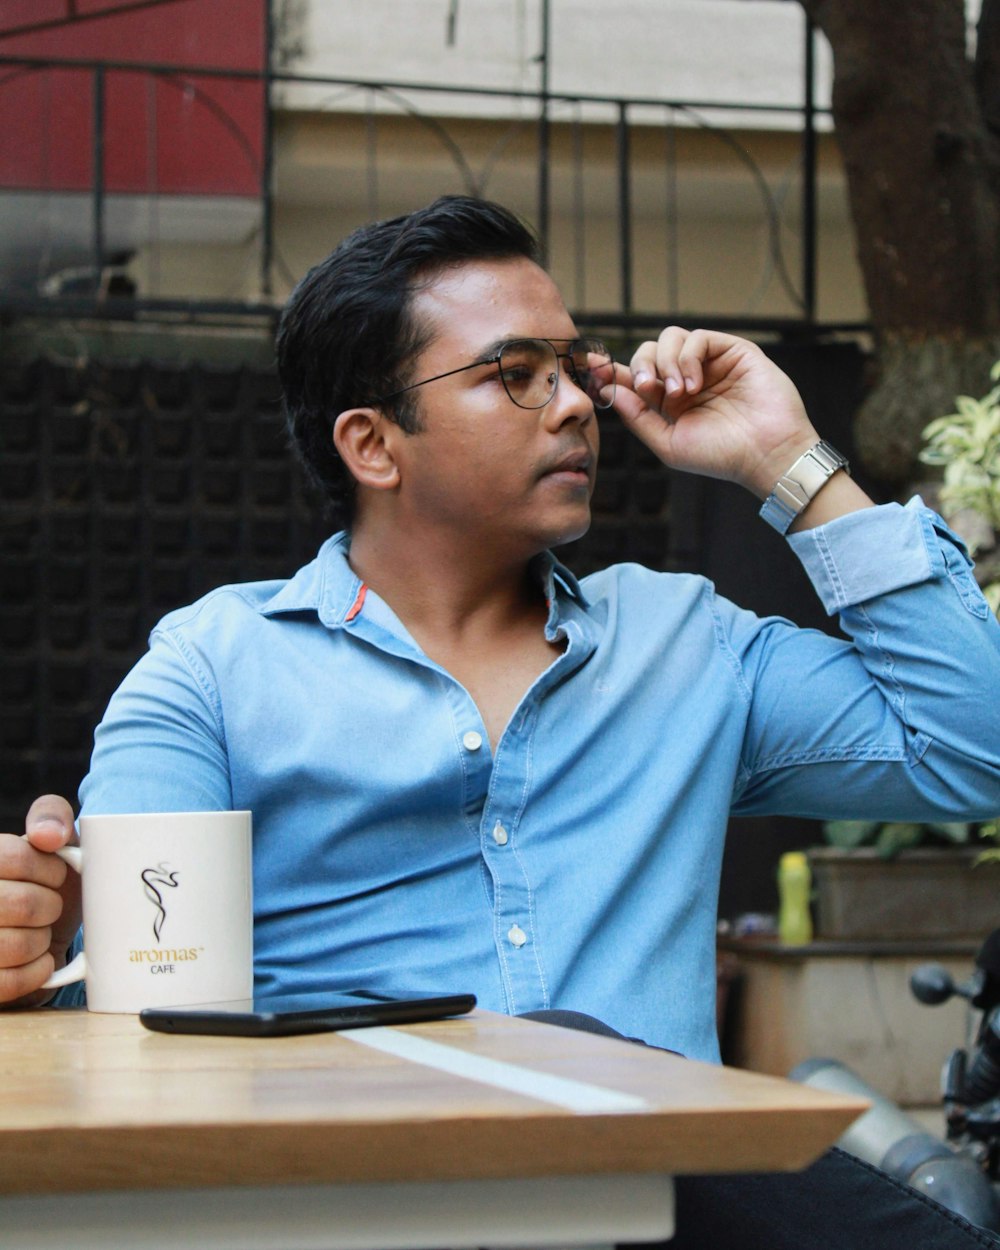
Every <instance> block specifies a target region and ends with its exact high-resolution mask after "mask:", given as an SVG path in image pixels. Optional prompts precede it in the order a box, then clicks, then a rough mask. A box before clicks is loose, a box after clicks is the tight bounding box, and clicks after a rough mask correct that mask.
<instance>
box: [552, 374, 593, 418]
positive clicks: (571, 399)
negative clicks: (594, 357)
mask: <svg viewBox="0 0 1000 1250" xmlns="http://www.w3.org/2000/svg"><path fill="white" fill-rule="evenodd" d="M542 411H543V413H544V416H545V422H546V424H548V425H551V426H552V427H553V428H558V426H560V425H564V424H565V423H566V422H567V421H578V422H579V423H580V424H581V425H587V424H588V423H589V422H591V421H593V420H594V403H593V400H592V399H591V398H590V396H589V395H588V394H587V392H586V391H585V390H584V389H583V387H582V386H580V384H579V383H578V382H577V381H576V380H575V379H574V377H573V375H572V373H571V372H570V371H569V369H560V370H559V381H558V382H557V384H556V393H555V394H554V395H553V396H552V398H551V399H550V400H549V402H548V403H547V404H546V405H545V407H544V409H543V410H542Z"/></svg>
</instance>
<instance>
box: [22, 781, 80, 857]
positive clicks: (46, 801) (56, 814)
mask: <svg viewBox="0 0 1000 1250" xmlns="http://www.w3.org/2000/svg"><path fill="white" fill-rule="evenodd" d="M24 830H25V835H26V837H27V839H28V841H29V842H30V843H31V845H32V846H34V847H37V849H38V850H40V851H56V850H58V849H59V847H61V846H65V845H66V844H67V843H68V842H75V841H76V826H75V824H74V821H73V809H72V807H70V805H69V803H67V801H66V800H65V799H64V798H62V796H61V795H58V794H43V795H42V796H41V797H40V798H37V799H35V801H34V803H32V805H31V807H29V808H28V815H27V816H26V817H25V821H24Z"/></svg>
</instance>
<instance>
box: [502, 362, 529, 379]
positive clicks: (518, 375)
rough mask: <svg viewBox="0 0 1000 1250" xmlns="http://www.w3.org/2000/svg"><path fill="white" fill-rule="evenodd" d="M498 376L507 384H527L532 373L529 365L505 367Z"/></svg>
mask: <svg viewBox="0 0 1000 1250" xmlns="http://www.w3.org/2000/svg"><path fill="white" fill-rule="evenodd" d="M498 376H499V377H500V378H501V380H502V381H504V382H507V383H517V382H527V381H528V380H529V379H530V378H531V376H532V371H531V369H530V368H529V367H528V366H527V365H505V366H504V367H503V369H501V370H500V373H499V375H498Z"/></svg>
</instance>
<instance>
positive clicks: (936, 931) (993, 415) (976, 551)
mask: <svg viewBox="0 0 1000 1250" xmlns="http://www.w3.org/2000/svg"><path fill="white" fill-rule="evenodd" d="M990 378H991V381H992V382H993V384H994V385H993V388H992V389H991V390H990V391H989V392H988V393H987V394H986V395H984V396H983V397H982V398H981V399H973V398H972V397H971V396H968V395H961V396H959V397H958V399H957V400H956V403H955V407H956V411H955V412H953V413H949V414H948V415H947V416H944V417H939V418H937V419H936V420H934V421H932V422H931V423H930V424H929V425H928V426H927V427H926V429H925V430H924V432H923V437H924V447H923V449H922V451H921V452H920V459H921V460H922V461H923V463H925V464H928V465H933V466H935V467H936V468H939V469H941V470H942V474H941V480H940V481H935V482H927V483H921V493H922V494H923V495H924V497H925V499H926V500H927V502H928V503H930V504H931V505H932V506H934V507H936V508H937V509H938V510H939V511H940V512H941V514H942V516H944V518H945V520H946V521H947V522H948V524H949V525H951V527H952V528H953V529H954V530H955V532H956V533H957V534H958V535H959V536H960V537H961V538H962V539H963V541H964V542H965V544H966V546H967V547H968V548H969V551H970V553H971V554H972V555H974V556H976V557H977V567H976V576H977V579H978V580H979V583H980V585H981V586H982V589H983V593H984V594H985V596H986V599H987V601H988V602H989V604H990V607H991V608H992V610H993V611H994V613H996V614H997V615H998V616H1000V541H998V534H1000V361H998V362H997V364H995V365H994V366H993V368H992V370H991V371H990ZM823 831H824V836H825V839H826V842H827V844H828V845H827V846H825V847H821V848H816V849H814V850H812V851H810V852H809V862H810V867H811V869H812V872H813V878H814V881H815V885H816V912H817V926H816V927H817V932H818V935H819V936H820V937H824V938H837V939H857V940H869V941H870V940H879V939H881V940H900V939H907V938H918V939H927V938H938V939H946V938H960V939H969V938H972V939H976V940H980V939H981V938H982V936H983V934H985V933H988V932H989V931H990V930H991V929H993V928H995V927H996V923H997V918H998V913H1000V880H998V878H997V877H996V876H995V874H994V872H991V871H988V870H985V871H984V870H983V869H982V867H981V865H982V862H983V861H986V860H1000V850H996V849H994V850H990V851H983V849H982V843H981V839H982V838H993V839H994V840H996V839H997V838H1000V818H998V819H997V820H993V821H988V822H985V823H983V824H978V825H976V824H960V823H926V824H920V823H915V822H904V821H855V820H842V821H831V822H829V823H828V824H826V825H825V826H824V830H823ZM880 866H881V868H880ZM887 874H888V879H887Z"/></svg>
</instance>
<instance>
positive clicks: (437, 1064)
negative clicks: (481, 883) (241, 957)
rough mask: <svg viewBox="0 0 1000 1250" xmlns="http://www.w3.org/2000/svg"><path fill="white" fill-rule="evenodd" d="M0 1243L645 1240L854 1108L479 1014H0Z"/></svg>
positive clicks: (809, 1141)
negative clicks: (356, 1022)
mask: <svg viewBox="0 0 1000 1250" xmlns="http://www.w3.org/2000/svg"><path fill="white" fill-rule="evenodd" d="M0 1082H2V1084H0V1091H2V1093H0V1194H2V1195H4V1196H3V1197H0V1243H2V1245H3V1246H4V1247H5V1250H15V1248H16V1247H22V1246H23V1247H28V1246H32V1247H33V1246H43V1245H45V1246H59V1247H60V1248H61V1250H64V1248H65V1247H66V1246H69V1245H72V1246H73V1247H74V1250H84V1248H85V1247H90V1246H93V1247H98V1246H99V1247H101V1250H108V1248H109V1247H114V1246H119V1245H120V1246H128V1247H131V1248H136V1250H138V1248H139V1247H166V1246H175V1245H197V1246H199V1247H200V1246H211V1247H212V1248H213V1250H218V1248H219V1247H226V1248H228V1247H233V1248H235V1247H239V1248H240V1250H251V1248H257V1247H265V1246H274V1247H278V1246H280V1247H282V1250H306V1248H313V1247H317V1248H318V1247H327V1248H338V1247H343V1248H345V1250H346V1248H351V1247H363V1246H375V1247H382V1248H383V1250H387V1248H389V1247H411V1248H415V1247H424V1246H427V1247H429V1246H438V1247H441V1246H463V1245H465V1246H472V1245H474V1246H484V1245H489V1246H501V1245H532V1246H535V1245H554V1244H561V1245H567V1244H585V1243H586V1244H592V1243H611V1242H614V1241H615V1240H631V1241H640V1240H662V1239H664V1238H666V1237H669V1236H670V1235H671V1234H672V1231H673V1201H672V1186H671V1182H670V1180H669V1178H670V1176H671V1175H672V1174H676V1173H684V1172H713V1171H744V1170H783V1169H795V1168H800V1167H803V1166H805V1165H806V1164H808V1163H809V1162H810V1161H811V1160H812V1159H814V1158H815V1157H816V1156H817V1155H818V1154H820V1153H821V1152H822V1151H823V1149H824V1148H825V1147H826V1146H827V1145H829V1144H830V1143H831V1142H832V1141H834V1140H835V1139H836V1138H837V1137H838V1136H839V1135H840V1133H841V1132H842V1131H843V1130H844V1129H845V1128H846V1126H847V1125H848V1124H849V1123H850V1122H851V1121H852V1120H853V1119H854V1118H855V1117H856V1116H857V1115H858V1114H859V1113H860V1112H861V1111H862V1110H863V1109H864V1106H865V1104H864V1103H862V1102H859V1101H858V1100H857V1099H853V1098H845V1097H842V1096H840V1095H832V1094H828V1093H825V1092H823V1091H819V1090H814V1089H811V1088H808V1087H804V1086H798V1085H793V1084H790V1083H788V1082H786V1081H783V1080H778V1079H775V1078H773V1077H765V1076H756V1075H752V1074H750V1073H746V1072H740V1071H736V1070H734V1069H725V1068H719V1067H714V1066H711V1065H707V1064H699V1063H692V1062H689V1061H687V1060H683V1059H680V1058H677V1057H675V1056H673V1055H669V1054H666V1053H664V1052H662V1051H656V1050H651V1049H646V1048H644V1047H640V1046H635V1045H631V1044H629V1043H626V1042H619V1041H616V1040H613V1039H609V1038H604V1037H598V1036H594V1035H592V1034H586V1033H578V1032H571V1031H568V1030H565V1029H557V1028H554V1027H553V1026H551V1025H545V1024H538V1023H534V1022H531V1021H526V1020H518V1019H510V1018H508V1017H505V1016H499V1015H495V1014H492V1013H490V1012H486V1011H476V1012H474V1013H473V1014H472V1015H471V1016H466V1017H462V1018H458V1019H454V1020H447V1021H436V1022H434V1023H428V1024H420V1025H406V1026H403V1027H399V1028H394V1029H357V1030H353V1031H351V1032H350V1033H341V1034H314V1035H311V1036H301V1037H290V1038H277V1039H272V1040H252V1039H245V1038H221V1037H220V1038H214V1037H190V1036H188V1037H182V1036H170V1035H164V1034H154V1033H149V1032H147V1031H146V1030H144V1029H143V1028H142V1027H141V1026H140V1025H139V1023H138V1021H137V1020H136V1019H135V1017H132V1016H101V1015H96V1014H90V1013H88V1012H86V1011H35V1012H22V1013H6V1014H0Z"/></svg>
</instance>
